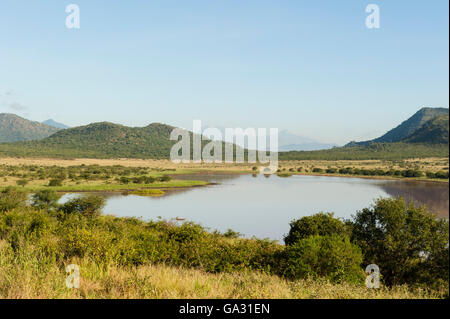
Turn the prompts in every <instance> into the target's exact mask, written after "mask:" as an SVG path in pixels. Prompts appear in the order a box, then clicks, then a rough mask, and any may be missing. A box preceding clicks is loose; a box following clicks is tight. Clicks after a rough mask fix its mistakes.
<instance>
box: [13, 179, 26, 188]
mask: <svg viewBox="0 0 450 319" xmlns="http://www.w3.org/2000/svg"><path fill="white" fill-rule="evenodd" d="M16 184H17V185H19V186H22V187H25V185H27V184H28V181H27V180H26V179H19V180H18V181H16Z"/></svg>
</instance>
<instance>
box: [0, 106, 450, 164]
mask: <svg viewBox="0 0 450 319" xmlns="http://www.w3.org/2000/svg"><path fill="white" fill-rule="evenodd" d="M436 110H437V111H436ZM445 111H446V112H445ZM440 113H444V115H441V116H435V115H436V114H440ZM425 119H426V120H425ZM405 123H406V124H405ZM418 123H421V124H420V126H419V124H418ZM413 127H418V128H417V129H414V130H413V129H412V128H413ZM399 128H400V129H399ZM173 129H174V127H173V126H170V125H165V124H159V123H153V124H150V125H148V126H146V127H127V126H123V125H119V124H113V123H108V122H101V123H94V124H90V125H86V126H80V127H75V128H69V129H65V130H60V131H58V132H56V133H55V134H53V135H51V136H49V137H47V138H45V139H42V140H39V141H25V142H16V143H3V144H0V156H23V157H27V156H29V157H59V158H81V157H88V158H168V157H169V154H170V150H171V148H172V146H173V145H174V143H175V141H171V140H170V139H169V136H170V132H171V131H172V130H173ZM409 131H412V133H409V134H408V135H406V136H405V137H402V139H401V140H400V141H399V142H375V141H372V142H370V143H368V144H360V143H353V144H350V145H347V146H345V147H335V148H333V149H329V150H322V151H291V152H280V153H279V158H280V159H281V160H299V159H320V160H352V159H358V160H364V159H403V158H417V157H448V155H449V150H448V109H422V110H420V111H419V112H417V113H416V114H415V115H414V116H413V117H412V118H410V119H409V120H407V121H405V122H404V123H403V124H402V125H400V126H399V127H398V128H396V129H394V130H392V131H390V132H394V133H395V132H397V133H395V134H393V133H388V134H390V135H389V136H391V137H390V139H394V138H393V136H394V135H396V136H397V137H396V138H395V140H397V139H398V138H399V137H400V136H403V135H404V134H405V132H409ZM191 134H192V133H191ZM388 134H386V135H388ZM191 136H192V135H191ZM380 139H381V140H382V138H380ZM380 139H377V140H380ZM207 142H208V141H204V142H203V145H205V144H206V143H207Z"/></svg>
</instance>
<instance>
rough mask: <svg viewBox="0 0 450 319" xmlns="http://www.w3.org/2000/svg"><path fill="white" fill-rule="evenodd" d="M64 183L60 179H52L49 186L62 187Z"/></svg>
mask: <svg viewBox="0 0 450 319" xmlns="http://www.w3.org/2000/svg"><path fill="white" fill-rule="evenodd" d="M62 184H63V181H62V179H60V178H52V179H51V180H50V181H49V182H48V186H62Z"/></svg>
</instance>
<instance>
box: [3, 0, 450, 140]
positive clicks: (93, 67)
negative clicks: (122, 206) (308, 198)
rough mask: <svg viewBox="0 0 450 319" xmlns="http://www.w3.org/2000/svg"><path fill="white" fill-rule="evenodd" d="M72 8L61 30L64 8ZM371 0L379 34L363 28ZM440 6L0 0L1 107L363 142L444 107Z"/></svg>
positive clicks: (41, 114) (401, 1) (444, 5)
mask: <svg viewBox="0 0 450 319" xmlns="http://www.w3.org/2000/svg"><path fill="white" fill-rule="evenodd" d="M70 3H75V4H78V5H79V8H80V26H81V27H80V29H67V28H66V26H65V19H66V16H67V13H66V12H65V7H66V5H68V4H70ZM370 3H376V4H378V5H379V7H380V23H381V25H380V29H368V28H366V26H365V19H366V16H367V13H366V12H365V8H366V6H367V5H368V4H370ZM448 9H449V8H448V1H447V0H433V1H411V0H408V1H406V0H396V1H392V0H389V1H387V0H386V1H375V0H369V1H361V0H348V1H336V0H319V1H312V0H310V1H302V0H292V1H287V0H272V1H265V0H257V1H256V0H222V1H216V0H158V1H156V0H154V1H152V0H148V1H142V0H126V1H125V0H123V1H106V0H104V1H100V0H83V1H81V0H79V1H77V0H70V1H61V0H54V1H50V0H35V1H25V0H0V112H10V113H16V114H18V115H21V116H25V117H27V118H29V119H33V120H39V121H42V120H45V119H48V118H53V119H55V120H57V121H59V122H63V123H65V124H67V125H71V126H76V125H83V124H88V123H92V122H97V121H111V122H115V123H121V124H125V125H131V126H144V125H147V124H149V123H151V122H162V123H167V124H171V125H176V126H182V127H187V128H190V127H191V125H192V120H193V119H200V120H202V121H203V122H204V124H205V126H206V125H208V126H212V125H217V126H221V127H224V126H228V127H235V126H242V127H250V126H251V127H278V128H280V129H288V130H290V131H292V132H294V133H297V134H299V135H302V136H308V137H312V138H315V139H317V140H320V141H324V142H336V143H340V144H342V143H346V142H348V141H349V140H354V139H364V138H371V137H374V136H377V135H380V134H381V133H383V132H385V131H386V130H388V129H390V128H392V127H393V126H395V125H397V124H399V123H400V122H401V121H403V120H405V119H406V118H407V117H409V116H411V115H412V114H413V113H415V112H416V111H417V110H418V109H419V108H420V107H422V106H432V107H448V105H449V97H448V96H449V91H448V88H449V82H448V78H449V74H448V67H449V65H448V63H449V62H448V59H449V52H448V46H449V43H448V37H449V34H448Z"/></svg>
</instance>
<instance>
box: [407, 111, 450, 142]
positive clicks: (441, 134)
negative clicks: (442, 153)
mask: <svg viewBox="0 0 450 319" xmlns="http://www.w3.org/2000/svg"><path fill="white" fill-rule="evenodd" d="M448 129H449V116H448V115H441V116H439V117H436V118H434V119H432V120H429V121H428V122H426V123H425V124H423V125H422V127H420V128H419V129H418V130H417V131H415V132H414V133H412V134H411V135H409V136H408V137H407V138H405V139H404V141H405V142H406V143H429V144H448Z"/></svg>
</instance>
